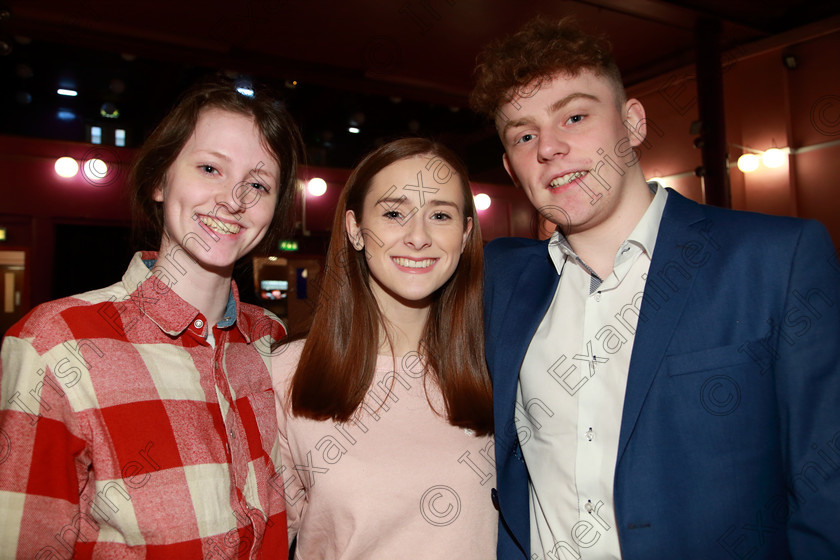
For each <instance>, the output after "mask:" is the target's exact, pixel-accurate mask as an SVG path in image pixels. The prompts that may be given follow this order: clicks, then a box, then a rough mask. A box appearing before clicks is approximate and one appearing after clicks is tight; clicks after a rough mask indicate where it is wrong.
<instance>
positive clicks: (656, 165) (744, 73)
mask: <svg viewBox="0 0 840 560" xmlns="http://www.w3.org/2000/svg"><path fill="white" fill-rule="evenodd" d="M776 43H777V44H775V45H773V46H768V47H766V48H763V49H760V52H757V53H756V52H749V51H748V50H747V48H745V49H742V50H740V51H738V50H736V51H734V52H730V53H726V55H725V56H724V60H725V73H724V99H725V101H724V104H725V126H726V138H727V143H728V144H729V155H730V170H729V178H730V184H731V191H732V206H733V208H736V209H740V210H751V211H756V212H764V213H768V214H777V215H788V216H799V217H802V218H814V219H817V220H820V221H821V222H822V223H823V224H825V226H826V227H827V228H828V230H829V233H830V234H831V236H832V238H833V240H834V244H835V246H840V196H837V194H835V192H836V191H835V189H836V184H837V177H838V175H840V72H838V71H837V69H838V68H840V32H833V33H829V34H826V35H822V36H819V37H816V38H807V37H796V36H795V34H794V35H791V36H790V38H789V40H788V41H777V42H776ZM783 54H785V55H793V56H795V57H796V60H797V63H798V65H797V67H796V68H795V69H792V70H791V69H788V68H786V67H785V66H784V64H783V63H782V56H783ZM628 94H629V95H630V96H631V97H636V98H638V99H639V100H640V101H642V104H643V105H644V106H645V109H646V114H647V118H648V119H649V124H650V123H653V124H654V125H655V127H656V128H655V130H654V131H653V132H651V130H650V126H649V130H648V141H649V145H648V146H647V147H643V148H642V159H641V162H642V167H643V169H644V171H645V176H646V177H649V178H650V177H654V176H674V175H677V177H669V178H668V179H667V180H666V183H667V184H668V185H669V186H672V187H673V188H675V189H676V190H678V191H680V192H681V193H683V194H686V195H687V196H689V197H691V198H693V199H694V200H697V201H702V200H703V192H702V181H701V180H700V179H699V178H697V177H695V176H694V175H693V171H694V169H695V168H697V167H698V166H700V165H701V155H700V150H698V149H697V148H695V147H694V139H695V137H696V134H691V133H690V132H689V129H690V127H691V124H692V122H693V121H695V120H697V119H698V116H697V102H696V101H697V100H696V83H695V72H694V68H693V67H686V68H683V69H680V70H678V71H675V72H671V73H669V74H666V75H664V76H661V77H659V78H657V79H655V80H651V81H650V82H647V83H645V84H640V85H637V86H634V87H632V88H629V89H628ZM774 145H775V146H777V147H779V148H785V147H787V148H792V149H793V153H792V154H791V155H790V156H789V157H788V162H787V163H786V164H784V165H783V166H782V167H778V168H775V169H770V168H766V167H763V166H762V167H759V169H758V170H756V171H754V172H752V173H742V172H741V171H740V170H739V169H738V168H737V165H736V161H737V159H738V157H739V156H740V155H741V154H742V153H743V152H744V150H743V149H742V148H741V147H740V146H747V147H749V148H753V149H756V150H766V149H768V148H771V147H773V146H774ZM800 150H801V151H800Z"/></svg>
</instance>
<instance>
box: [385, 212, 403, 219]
mask: <svg viewBox="0 0 840 560" xmlns="http://www.w3.org/2000/svg"><path fill="white" fill-rule="evenodd" d="M382 215H383V216H385V217H386V218H388V219H390V220H396V219H398V218H400V217H401V216H402V214H400V213H399V212H398V211H396V210H388V211H386V212H385V213H384V214H382Z"/></svg>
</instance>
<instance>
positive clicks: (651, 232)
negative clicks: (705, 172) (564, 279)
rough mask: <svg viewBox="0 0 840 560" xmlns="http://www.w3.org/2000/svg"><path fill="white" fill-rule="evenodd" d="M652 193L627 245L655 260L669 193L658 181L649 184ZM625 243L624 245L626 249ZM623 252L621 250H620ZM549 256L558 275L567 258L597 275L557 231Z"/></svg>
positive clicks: (627, 240) (553, 237)
mask: <svg viewBox="0 0 840 560" xmlns="http://www.w3.org/2000/svg"><path fill="white" fill-rule="evenodd" d="M647 186H648V188H649V189H650V192H651V193H652V194H653V200H652V201H651V202H650V205H649V206H648V208H647V210H645V213H644V214H643V215H642V219H641V220H639V223H638V224H636V227H635V228H633V231H631V232H630V235H628V236H627V239H626V241H625V243H633V244H635V245H638V246H639V247H641V249H642V251H644V252H645V253H647V255H648V258H653V248H654V247H655V246H656V236H657V235H658V233H659V223H660V222H661V221H662V212H663V211H664V210H665V202H666V200H667V198H668V191H667V190H665V189H664V188H662V186H661V185H660V184H659V183H657V182H656V181H650V182H649V183H648V184H647ZM625 243H622V244H621V245H622V247H624V245H625ZM619 251H621V248H619ZM548 254H549V256H550V257H551V260H552V262H553V263H554V268H556V269H557V274H560V273H561V272H562V271H563V265H564V264H565V263H566V258H567V257H571V258H572V259H575V260H577V261H578V262H579V263H580V264H581V265H582V266H583V267H584V268H585V269H586V270H587V271H588V272H589V273H590V274H592V275H594V274H595V273H594V272H593V271H592V269H590V268H589V267H588V266H587V265H586V263H584V262H583V261H582V260H581V259H580V257H578V255H577V253H575V251H574V249H572V246H571V245H570V244H569V240H568V239H566V236H565V235H563V233H562V232H561V231H560V229H559V228H558V229H555V230H554V233H552V234H551V239H550V240H549V242H548Z"/></svg>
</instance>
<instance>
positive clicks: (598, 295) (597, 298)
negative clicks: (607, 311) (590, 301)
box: [595, 292, 601, 301]
mask: <svg viewBox="0 0 840 560" xmlns="http://www.w3.org/2000/svg"><path fill="white" fill-rule="evenodd" d="M595 301H601V292H595Z"/></svg>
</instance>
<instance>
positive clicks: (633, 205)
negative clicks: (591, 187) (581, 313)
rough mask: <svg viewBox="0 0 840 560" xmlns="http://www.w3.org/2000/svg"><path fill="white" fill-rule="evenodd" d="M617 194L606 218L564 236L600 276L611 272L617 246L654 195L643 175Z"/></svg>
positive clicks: (638, 219)
mask: <svg viewBox="0 0 840 560" xmlns="http://www.w3.org/2000/svg"><path fill="white" fill-rule="evenodd" d="M616 196H618V197H620V200H619V201H618V204H616V207H615V210H614V212H612V214H611V215H610V216H609V217H608V218H607V219H606V220H605V221H603V222H602V223H599V224H596V225H595V226H593V227H589V228H584V229H581V230H579V231H576V232H573V233H570V234H568V235H566V239H568V241H569V245H571V246H572V248H573V249H574V251H575V253H577V255H578V256H579V257H580V258H581V259H582V260H583V262H585V263H586V264H587V266H589V267H591V268H592V270H594V271H595V273H596V274H598V276H599V277H600V278H601V279H604V278H606V277H607V276H609V275H610V274H611V273H612V269H613V264H615V255H616V253H617V252H618V249H619V247H621V244H622V243H624V241H626V240H627V238H628V237H629V236H630V233H631V232H632V231H633V229H634V228H635V227H636V226H637V225H638V223H639V222H640V221H641V219H642V216H644V214H645V211H647V209H648V207H649V206H650V203H651V201H652V200H653V197H654V195H653V193H651V192H650V189H649V188H648V186H647V183H646V182H645V180H644V178H643V177H639V179H638V180H637V181H634V182H632V183H628V184H627V185H626V186H625V187H624V189H623V190H622V191H621V192H618V193H616Z"/></svg>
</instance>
